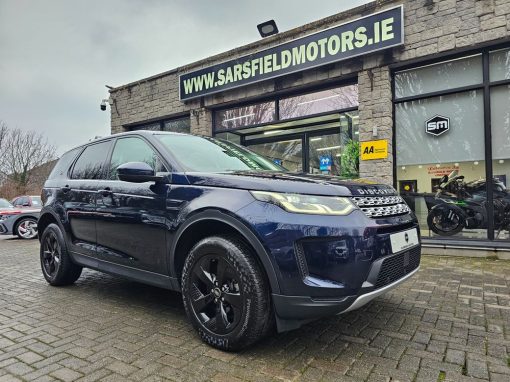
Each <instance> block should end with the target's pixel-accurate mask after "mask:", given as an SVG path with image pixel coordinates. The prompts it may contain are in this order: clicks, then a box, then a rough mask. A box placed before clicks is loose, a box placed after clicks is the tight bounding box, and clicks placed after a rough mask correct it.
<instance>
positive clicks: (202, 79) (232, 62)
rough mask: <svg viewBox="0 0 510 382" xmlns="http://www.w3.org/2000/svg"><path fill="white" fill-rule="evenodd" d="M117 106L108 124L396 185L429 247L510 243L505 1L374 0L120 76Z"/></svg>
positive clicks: (508, 16) (509, 17) (113, 96)
mask: <svg viewBox="0 0 510 382" xmlns="http://www.w3.org/2000/svg"><path fill="white" fill-rule="evenodd" d="M110 105H111V130H112V133H118V132H124V131H130V130H140V129H149V130H163V131H175V132H188V133H189V132H191V133H193V134H202V135H208V136H215V137H218V138H222V139H226V140H229V141H233V142H236V143H238V144H241V145H243V146H247V147H249V148H250V149H252V150H254V151H256V152H258V153H260V154H263V155H265V156H267V157H269V158H271V159H272V160H273V161H275V162H276V163H278V164H281V165H282V166H283V167H285V168H287V169H288V170H291V171H304V172H309V173H317V174H329V175H335V176H342V177H347V178H357V177H363V178H368V179H371V180H373V181H376V182H384V183H389V184H393V185H394V186H395V188H397V190H398V191H399V192H400V193H401V195H403V197H404V198H405V199H406V200H407V201H408V203H409V204H410V206H411V207H412V208H413V210H414V211H415V213H416V215H417V216H418V219H419V220H420V225H421V232H422V237H423V238H424V239H425V243H426V244H427V245H428V246H430V247H431V248H433V247H436V248H444V247H445V246H448V247H450V248H455V247H457V248H464V247H465V248H478V249H479V250H498V251H504V250H508V249H510V236H509V233H508V230H507V229H505V228H508V227H510V196H509V194H508V191H507V190H508V189H510V2H509V1H507V0H412V1H411V0H408V1H402V0H401V1H391V0H380V1H374V2H371V3H368V4H366V5H363V6H360V7H357V8H354V9H351V10H348V11H345V12H342V13H339V14H336V15H333V16H330V17H327V18H324V19H321V20H318V21H315V22H312V23H310V24H306V25H303V26H301V27H298V28H295V29H292V30H289V31H286V32H282V33H278V34H276V35H273V36H270V37H266V38H263V39H260V40H259V41H256V42H253V43H251V44H248V45H245V46H242V47H239V48H235V49H232V50H230V51H228V52H225V53H221V54H218V55H216V56H213V57H208V58H205V59H203V60H200V61H198V62H194V63H192V64H189V65H185V66H182V67H179V68H177V69H173V70H170V71H167V72H164V73H160V74H157V75H154V76H152V77H149V78H144V79H140V80H139V81H136V82H133V83H130V84H126V85H123V86H119V87H116V88H114V89H112V90H111V91H110ZM451 174H453V176H460V177H457V178H456V180H455V181H454V182H450V183H449V184H448V185H446V186H445V185H444V183H443V186H442V187H443V191H442V192H441V194H440V195H436V193H437V191H438V190H440V189H438V187H439V186H440V184H441V182H440V179H441V178H442V177H443V176H444V175H451ZM462 177H463V178H462ZM485 179H494V180H493V181H492V182H486V181H485ZM450 180H452V177H451V176H450ZM438 196H439V197H438ZM445 204H447V205H448V206H449V207H448V208H449V209H445V207H444V205H445ZM437 206H439V207H437ZM445 211H446V212H447V213H448V214H450V216H449V218H450V220H449V221H448V224H444V225H442V220H441V218H440V216H439V215H440V214H444V213H445ZM451 213H453V215H451ZM452 216H453V217H452ZM455 224H457V225H455Z"/></svg>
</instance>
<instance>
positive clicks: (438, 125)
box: [425, 115, 450, 137]
mask: <svg viewBox="0 0 510 382" xmlns="http://www.w3.org/2000/svg"><path fill="white" fill-rule="evenodd" d="M448 130H450V118H448V117H443V116H441V115H435V116H433V117H432V118H430V119H427V120H426V121H425V131H426V132H427V134H431V135H434V136H436V137H437V136H439V135H441V134H443V133H446V132H447V131H448Z"/></svg>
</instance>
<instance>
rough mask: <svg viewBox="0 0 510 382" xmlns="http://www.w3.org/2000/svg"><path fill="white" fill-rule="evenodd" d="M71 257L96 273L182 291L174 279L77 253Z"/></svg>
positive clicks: (73, 253) (72, 253)
mask: <svg viewBox="0 0 510 382" xmlns="http://www.w3.org/2000/svg"><path fill="white" fill-rule="evenodd" d="M71 257H72V259H73V261H74V262H75V263H76V264H78V265H81V266H82V267H85V268H90V269H94V270H96V271H100V272H104V273H108V274H110V275H113V276H120V277H124V278H126V279H129V280H133V281H137V282H140V283H143V284H148V285H152V286H155V287H159V288H164V289H169V290H174V291H178V292H179V291H180V290H181V289H180V287H179V282H178V280H177V279H176V278H174V277H170V276H165V275H161V274H158V273H154V272H149V271H145V270H141V269H136V268H131V267H126V266H124V265H119V264H114V263H110V262H108V261H104V260H99V259H95V258H93V257H89V256H85V255H82V254H81V253H77V252H71Z"/></svg>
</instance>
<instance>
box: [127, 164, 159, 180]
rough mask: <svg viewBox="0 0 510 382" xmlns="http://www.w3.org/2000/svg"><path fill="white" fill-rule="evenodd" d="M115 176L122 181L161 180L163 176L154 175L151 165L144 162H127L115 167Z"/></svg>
mask: <svg viewBox="0 0 510 382" xmlns="http://www.w3.org/2000/svg"><path fill="white" fill-rule="evenodd" d="M117 176H118V177H119V179H120V180H123V181H124V182H132V183H143V182H162V181H164V179H165V177H163V176H156V175H155V174H154V170H153V169H152V167H151V166H149V165H148V164H147V163H144V162H128V163H124V164H122V165H120V166H119V167H117Z"/></svg>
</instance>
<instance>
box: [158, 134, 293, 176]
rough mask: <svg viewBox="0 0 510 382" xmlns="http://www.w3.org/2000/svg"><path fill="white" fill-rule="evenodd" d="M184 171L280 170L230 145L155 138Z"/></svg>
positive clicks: (186, 137)
mask: <svg viewBox="0 0 510 382" xmlns="http://www.w3.org/2000/svg"><path fill="white" fill-rule="evenodd" d="M156 137H157V138H158V139H159V140H160V141H161V143H163V145H164V146H165V147H166V148H167V149H168V150H169V151H170V152H171V153H172V154H173V155H174V156H175V158H177V160H178V161H179V162H180V164H181V166H182V167H183V168H184V169H185V171H191V172H227V171H250V170H266V171H282V170H283V168H282V167H281V166H279V165H277V164H276V163H273V162H272V161H271V160H268V159H267V158H265V157H263V156H260V155H258V154H256V153H254V152H252V151H250V150H247V149H245V148H243V147H241V146H238V145H235V144H233V143H230V142H226V141H221V140H218V139H214V138H209V137H197V136H193V135H157V136H156Z"/></svg>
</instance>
